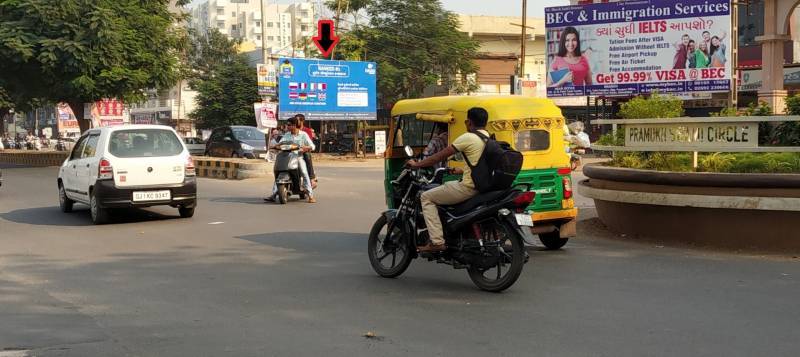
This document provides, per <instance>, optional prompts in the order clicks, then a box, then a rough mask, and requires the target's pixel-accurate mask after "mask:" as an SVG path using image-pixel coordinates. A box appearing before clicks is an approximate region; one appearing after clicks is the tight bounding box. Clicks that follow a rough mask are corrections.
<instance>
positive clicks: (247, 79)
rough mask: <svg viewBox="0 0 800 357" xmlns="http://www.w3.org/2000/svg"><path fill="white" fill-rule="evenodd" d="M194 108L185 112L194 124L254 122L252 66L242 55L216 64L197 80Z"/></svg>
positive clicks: (255, 97) (212, 125) (208, 126)
mask: <svg viewBox="0 0 800 357" xmlns="http://www.w3.org/2000/svg"><path fill="white" fill-rule="evenodd" d="M196 100H197V106H198V108H197V109H196V110H195V111H194V112H192V113H190V114H189V117H190V118H192V119H195V120H197V127H198V128H202V129H211V128H215V127H219V126H224V125H253V126H255V125H256V117H255V113H254V111H253V103H255V102H258V101H260V100H261V97H259V96H258V89H257V87H256V70H255V68H253V67H250V66H249V65H248V63H247V57H246V56H245V55H237V56H235V57H234V58H233V60H232V61H231V62H230V63H224V64H219V65H217V66H216V67H214V68H213V69H212V70H211V75H210V76H209V78H208V79H205V80H200V81H198V83H197V97H196Z"/></svg>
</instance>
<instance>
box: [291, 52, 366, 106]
mask: <svg viewBox="0 0 800 357" xmlns="http://www.w3.org/2000/svg"><path fill="white" fill-rule="evenodd" d="M377 68H378V66H377V64H375V62H354V61H329V60H319V59H299V58H281V59H280V65H279V67H278V85H279V88H280V90H279V98H280V119H282V120H285V119H289V118H291V117H293V116H295V115H296V114H303V115H305V117H306V119H307V120H377V104H376V102H377V98H376V82H375V81H376V74H377Z"/></svg>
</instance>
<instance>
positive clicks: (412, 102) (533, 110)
mask: <svg viewBox="0 0 800 357" xmlns="http://www.w3.org/2000/svg"><path fill="white" fill-rule="evenodd" d="M473 107H481V108H484V109H486V111H487V112H489V121H492V120H509V119H525V118H561V117H562V115H561V109H559V108H558V107H557V106H556V105H555V104H554V103H553V101H551V100H549V99H546V98H532V97H523V96H518V95H487V96H446V97H431V98H422V99H405V100H401V101H399V102H397V104H395V105H394V107H393V108H392V116H397V115H404V114H418V113H432V114H436V113H438V114H443V113H447V112H466V111H467V110H469V109H470V108H473Z"/></svg>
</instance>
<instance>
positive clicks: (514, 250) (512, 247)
mask: <svg viewBox="0 0 800 357" xmlns="http://www.w3.org/2000/svg"><path fill="white" fill-rule="evenodd" d="M486 228H488V229H490V230H493V232H491V231H490V232H485V233H487V237H488V239H487V238H484V241H487V242H488V240H489V239H493V240H497V241H498V242H499V243H500V245H499V247H497V249H498V254H500V255H501V259H500V260H499V262H498V264H497V265H496V266H494V267H492V268H490V269H482V268H480V267H476V266H471V267H469V268H468V269H467V271H468V272H469V278H470V279H472V282H473V283H474V284H475V285H476V286H477V287H479V288H481V289H482V290H486V291H490V292H495V293H497V292H501V291H503V290H505V289H508V288H510V287H511V285H514V283H515V282H516V281H517V279H518V278H519V276H520V274H522V267H523V266H524V265H525V246H524V245H523V244H522V238H521V237H519V235H518V234H517V233H516V232H515V231H514V228H512V227H511V226H510V225H509V224H498V223H495V224H493V225H492V226H491V227H488V226H487V227H486ZM504 273H505V274H504Z"/></svg>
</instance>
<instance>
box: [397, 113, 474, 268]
mask: <svg viewBox="0 0 800 357" xmlns="http://www.w3.org/2000/svg"><path fill="white" fill-rule="evenodd" d="M488 121H489V113H488V112H487V111H486V109H483V108H472V109H470V110H469V111H467V120H466V121H465V124H466V126H467V132H466V133H464V134H462V135H461V136H459V137H458V138H456V140H455V141H453V144H452V145H450V146H448V147H447V148H445V149H444V150H442V151H439V152H437V153H436V154H434V155H433V156H430V157H428V158H426V159H424V160H422V161H419V162H417V161H416V160H409V161H408V163H407V165H408V166H409V167H412V168H423V167H431V166H434V165H435V164H436V163H439V162H441V161H444V160H446V159H447V158H448V157H450V156H453V155H455V154H456V153H458V152H460V153H462V154H463V155H464V156H465V157H466V159H468V162H471V163H472V162H474V163H477V162H478V160H480V157H481V155H482V154H483V149H484V148H485V147H486V144H485V143H484V142H483V139H481V138H480V137H479V136H478V135H476V134H475V132H477V131H480V132H481V133H482V134H483V135H486V136H487V137H488V136H489V132H487V131H486V123H487V122H488ZM477 194H478V190H476V189H475V184H474V183H473V182H472V175H471V169H470V167H469V165H465V166H464V169H463V175H462V177H461V181H450V182H446V183H445V184H444V185H441V186H439V187H436V188H434V189H431V190H428V191H425V192H423V193H422V196H421V197H420V198H421V199H420V202H421V204H422V215H423V217H425V225H426V226H427V227H428V236H429V237H430V241H429V242H428V243H427V244H425V245H424V246H421V247H417V249H418V250H419V251H420V252H441V251H443V250H445V249H446V247H445V241H444V232H443V230H442V222H441V220H440V218H439V211H438V209H437V208H436V206H437V205H455V204H458V203H461V202H464V201H466V200H468V199H470V198H472V197H474V196H475V195H477Z"/></svg>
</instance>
